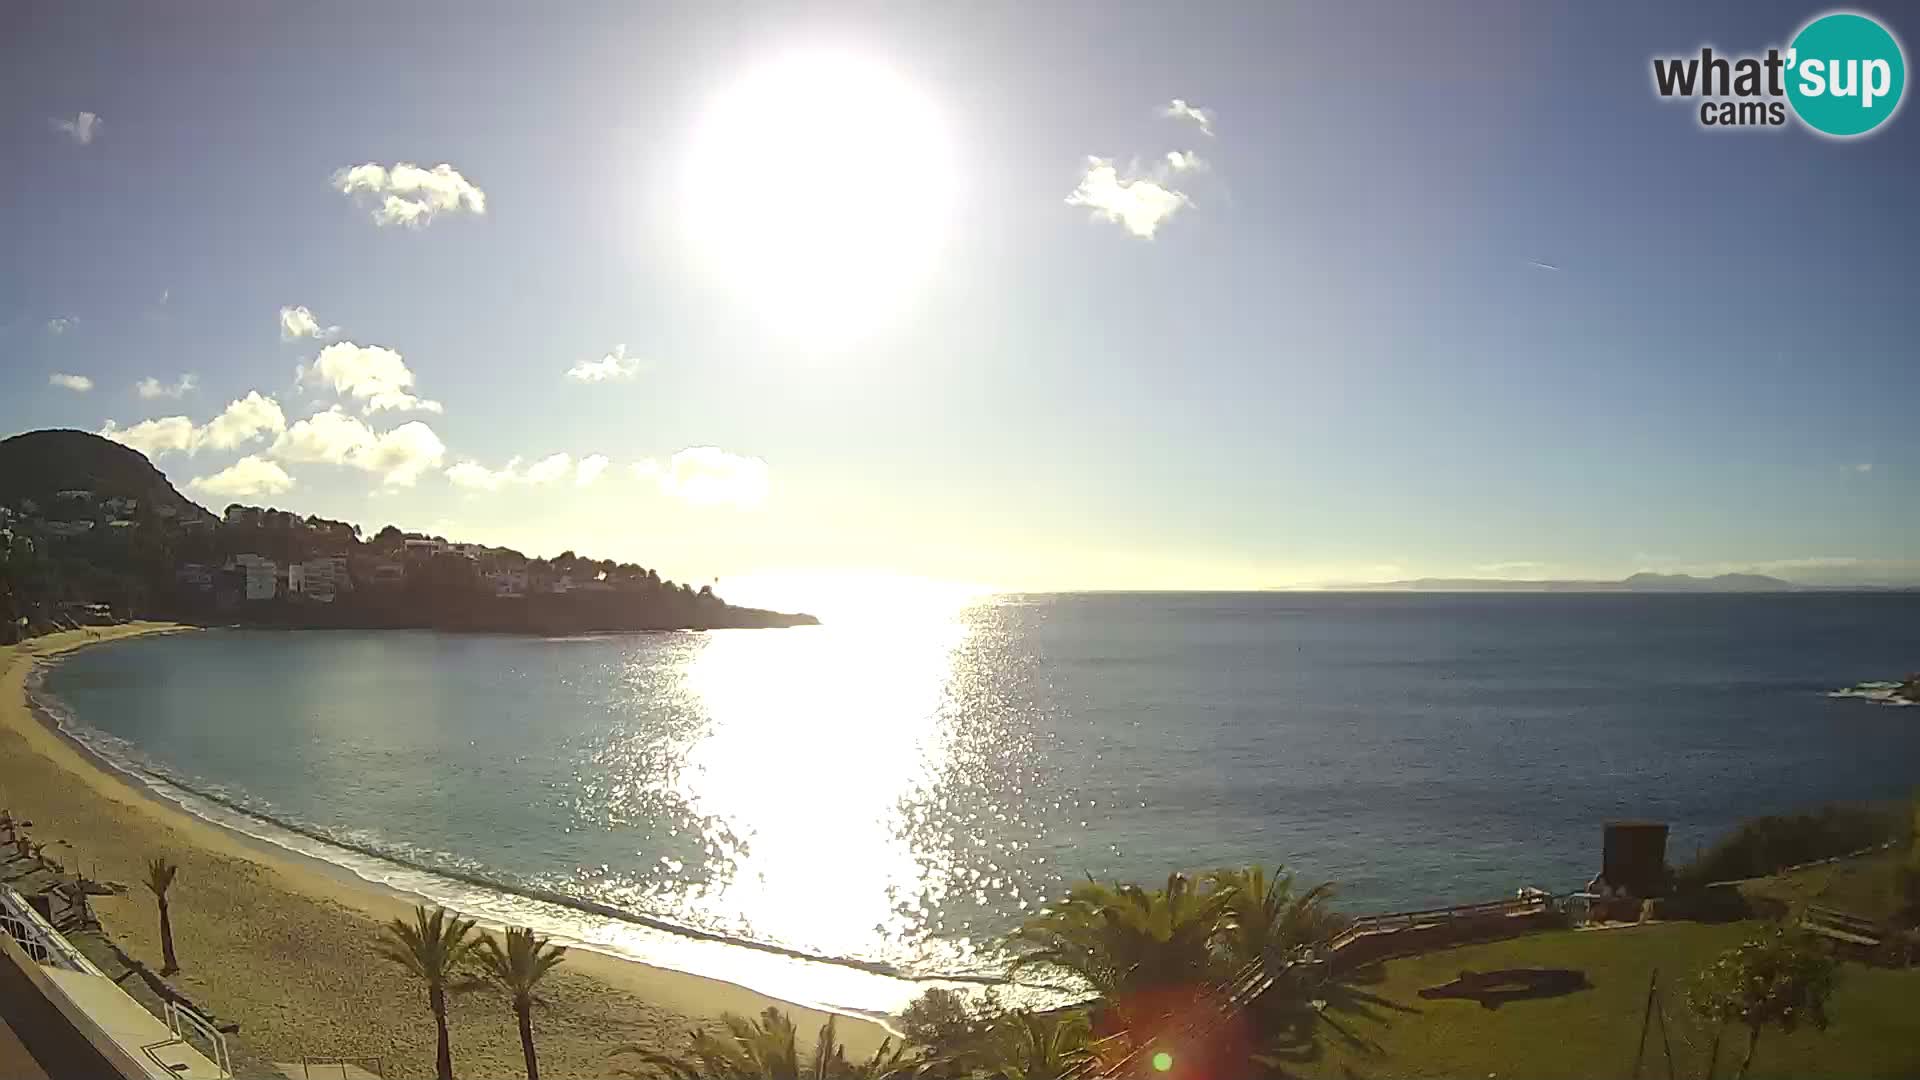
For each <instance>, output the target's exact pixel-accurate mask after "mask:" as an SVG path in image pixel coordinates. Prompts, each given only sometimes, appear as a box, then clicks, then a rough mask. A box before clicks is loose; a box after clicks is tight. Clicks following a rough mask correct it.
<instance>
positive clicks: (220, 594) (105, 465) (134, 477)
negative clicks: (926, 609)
mask: <svg viewBox="0 0 1920 1080" xmlns="http://www.w3.org/2000/svg"><path fill="white" fill-rule="evenodd" d="M224 509H225V513H223V514H219V515H216V514H215V513H213V512H212V511H210V510H208V509H207V508H205V507H202V506H200V505H198V504H197V503H194V502H193V501H192V500H190V499H188V498H186V497H185V496H184V495H182V494H180V492H179V491H178V490H176V489H175V488H174V487H173V485H172V484H171V483H170V482H168V480H167V478H166V476H165V475H164V474H163V473H161V472H160V470H158V469H156V468H154V466H153V464H152V462H150V461H148V460H147V458H146V457H145V456H144V455H142V454H140V453H139V452H137V451H135V450H132V449H130V448H128V447H125V446H122V445H120V444H118V443H115V442H112V441H110V440H108V439H105V438H102V437H100V436H98V435H91V434H88V433H86V432H82V431H35V432H29V433H27V434H25V435H16V436H14V437H13V438H10V439H7V440H5V441H4V442H0V619H4V622H3V623H0V643H4V642H6V641H11V640H13V639H14V638H16V637H18V636H20V635H22V634H33V633H40V632H44V631H47V630H51V629H55V628H59V627H63V626H70V625H74V624H76V623H82V622H100V621H105V620H110V619H130V618H160V619H178V620H182V621H189V622H199V623H243V624H253V625H272V626H288V627H328V628H356V627H357V628H432V629H448V630H479V631H494V632H505V633H540V634H563V633H581V632H591V631H623V630H671V629H713V628H720V627H767V626H793V625H801V624H807V623H812V622H814V621H815V620H814V619H813V618H812V617H811V616H806V615H786V614H782V613H779V612H769V611H760V610H756V609H753V608H742V607H736V606H734V605H731V604H728V603H726V602H725V601H724V600H723V599H721V598H720V597H718V596H716V595H714V593H713V591H712V589H711V588H710V587H703V588H699V589H695V588H693V587H692V586H690V585H686V584H676V583H674V582H672V581H668V580H665V579H663V578H662V577H661V576H660V574H659V573H658V572H657V571H655V570H652V569H648V568H646V567H643V566H640V565H639V564H637V563H623V562H617V561H615V560H611V559H592V558H586V557H582V556H578V555H575V554H574V553H573V552H571V551H568V552H563V553H562V554H560V555H559V556H556V557H554V558H552V559H534V558H528V557H527V556H525V555H523V554H522V553H520V552H517V551H513V550H511V549H507V548H486V547H481V546H479V545H458V546H457V548H458V549H457V550H454V548H455V547H456V545H454V544H450V543H449V542H448V540H447V538H445V537H423V536H421V535H419V534H407V533H402V532H401V530H400V529H398V528H397V527H395V526H392V525H388V526H386V527H384V528H381V529H380V530H378V531H377V532H375V533H374V534H373V535H371V536H367V535H364V533H363V531H362V529H361V528H360V527H359V526H358V525H354V524H351V523H348V522H343V521H329V520H326V519H322V518H318V517H311V516H309V517H304V518H303V517H301V516H299V515H297V514H293V513H289V512H286V511H283V510H278V509H273V508H267V507H247V506H240V505H237V504H236V505H234V506H229V507H226V508H224ZM409 541H412V544H410V543H409ZM248 555H250V556H258V557H260V558H262V559H265V560H271V561H272V562H273V563H274V564H275V568H274V569H273V571H272V572H273V573H274V574H275V576H276V582H275V587H274V594H275V595H274V596H273V597H272V598H257V599H255V598H245V596H244V594H245V589H246V571H245V570H244V568H236V567H235V559H236V556H248ZM334 557H338V558H337V559H335V558H334ZM312 560H323V561H325V560H333V561H331V562H329V563H328V565H327V566H326V570H327V575H328V576H327V581H328V582H329V583H331V584H332V585H334V586H337V587H336V588H330V589H328V590H327V591H326V592H324V593H317V592H313V591H309V590H305V589H302V590H300V591H299V592H298V594H297V595H292V596H289V595H288V593H289V592H291V591H293V590H292V589H291V575H290V574H289V572H288V566H289V564H293V563H302V564H305V563H308V562H309V561H312ZM302 569H303V570H305V569H307V567H305V566H303V567H302ZM489 573H491V574H493V575H494V576H493V577H491V578H490V577H488V576H487V575H488V574H489ZM501 573H508V574H512V575H514V576H515V580H514V582H513V583H512V586H511V587H508V586H506V585H503V584H501V582H500V578H499V575H500V574H501Z"/></svg>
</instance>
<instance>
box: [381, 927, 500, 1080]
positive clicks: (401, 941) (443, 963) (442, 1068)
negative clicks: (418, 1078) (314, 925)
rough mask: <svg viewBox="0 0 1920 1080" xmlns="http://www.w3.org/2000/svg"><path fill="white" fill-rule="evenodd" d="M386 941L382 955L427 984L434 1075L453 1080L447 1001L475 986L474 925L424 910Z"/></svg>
mask: <svg viewBox="0 0 1920 1080" xmlns="http://www.w3.org/2000/svg"><path fill="white" fill-rule="evenodd" d="M387 935H388V936H387V937H386V938H385V939H383V940H382V941H381V942H380V955H381V956H384V957H386V958H387V959H388V960H391V961H393V962H394V963H396V964H399V965H400V966H401V967H403V968H406V969H407V970H408V971H411V972H413V973H414V974H415V975H417V976H419V977H420V980H421V981H422V982H425V983H426V984H427V1006H428V1007H429V1008H431V1009H432V1010H433V1026H434V1030H435V1033H436V1034H437V1035H438V1036H439V1043H438V1046H437V1048H436V1054H435V1057H434V1070H435V1071H434V1075H435V1076H436V1077H437V1078H438V1080H453V1049H452V1047H451V1046H450V1045H448V1042H447V995H448V994H458V993H463V992H465V991H467V990H470V989H472V988H473V987H474V986H475V985H476V984H475V983H474V981H473V980H471V979H463V978H461V969H462V965H463V964H464V963H465V962H466V961H467V960H468V959H469V958H470V957H471V956H472V954H473V950H474V947H475V946H476V945H477V944H479V942H478V940H477V939H476V938H475V937H474V936H473V920H472V919H462V918H461V917H460V916H458V915H454V916H451V917H449V916H448V914H447V912H446V911H445V910H444V909H441V908H434V909H433V910H432V911H428V910H427V908H426V906H425V905H423V904H420V905H415V906H414V909H413V922H412V923H411V924H409V923H407V922H406V921H405V920H404V919H395V920H393V921H392V922H390V923H388V924H387ZM529 1060H531V1058H529Z"/></svg>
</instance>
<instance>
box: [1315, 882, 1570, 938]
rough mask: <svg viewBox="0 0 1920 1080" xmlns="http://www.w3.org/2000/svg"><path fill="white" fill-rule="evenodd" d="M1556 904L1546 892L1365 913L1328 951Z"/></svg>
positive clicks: (1539, 910)
mask: <svg viewBox="0 0 1920 1080" xmlns="http://www.w3.org/2000/svg"><path fill="white" fill-rule="evenodd" d="M1553 904H1554V898H1553V897H1551V896H1545V895H1542V896H1527V897H1520V898H1517V899H1513V900H1491V901H1488V902H1486V903H1483V904H1455V905H1453V906H1452V907H1443V908H1426V909H1423V910H1420V911H1395V912H1390V913H1388V914H1385V915H1362V916H1360V917H1359V918H1356V919H1354V920H1353V922H1352V923H1351V924H1349V925H1348V926H1347V928H1346V929H1345V930H1342V931H1340V932H1339V933H1338V934H1335V935H1334V936H1333V939H1332V940H1331V941H1329V942H1327V951H1329V952H1338V951H1339V950H1340V949H1341V948H1342V947H1343V946H1346V945H1349V944H1352V943H1353V942H1354V941H1357V940H1359V939H1360V938H1363V937H1365V936H1367V935H1368V934H1385V933H1391V932H1393V931H1396V930H1411V929H1413V928H1415V927H1417V926H1432V925H1435V924H1439V923H1449V922H1455V921H1457V920H1460V919H1483V918H1493V917H1504V916H1511V915H1537V914H1540V913H1542V912H1546V911H1550V910H1552V909H1553Z"/></svg>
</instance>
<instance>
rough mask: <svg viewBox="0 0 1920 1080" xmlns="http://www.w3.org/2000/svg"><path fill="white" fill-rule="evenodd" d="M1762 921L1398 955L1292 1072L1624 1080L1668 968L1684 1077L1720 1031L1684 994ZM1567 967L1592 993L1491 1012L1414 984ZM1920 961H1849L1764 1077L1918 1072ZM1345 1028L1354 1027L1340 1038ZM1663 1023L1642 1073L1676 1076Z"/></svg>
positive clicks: (1771, 1044) (1371, 976)
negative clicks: (1819, 1013) (1896, 964)
mask: <svg viewBox="0 0 1920 1080" xmlns="http://www.w3.org/2000/svg"><path fill="white" fill-rule="evenodd" d="M1767 928H1768V927H1767V925H1766V924H1763V923H1756V922H1738V923H1726V924H1721V925H1706V924H1702V923H1685V922H1674V923H1656V924H1650V925H1647V926H1637V927H1629V928H1622V929H1612V930H1589V931H1574V930H1567V931H1556V932H1553V933H1547V934H1537V935H1533V936H1530V937H1523V938H1516V939H1513V940H1510V941H1502V942H1494V943H1490V944H1481V945H1467V946H1462V947H1460V948H1456V949H1449V950H1445V951H1442V952H1436V953H1430V954H1428V955H1425V956H1418V957H1409V958H1406V959H1400V960H1389V961H1387V962H1385V963H1384V964H1381V965H1378V966H1377V967H1376V968H1374V969H1371V970H1370V971H1369V972H1368V973H1367V974H1366V975H1365V976H1363V977H1362V979H1361V981H1360V983H1359V984H1358V985H1357V986H1355V987H1354V990H1355V991H1356V992H1357V993H1356V996H1355V997H1354V998H1353V999H1352V1000H1351V1001H1346V1002H1336V1003H1335V1004H1336V1008H1333V1009H1330V1010H1329V1012H1328V1015H1329V1016H1330V1017H1331V1018H1332V1023H1333V1025H1337V1029H1336V1028H1333V1027H1329V1029H1328V1031H1327V1035H1326V1038H1325V1040H1324V1042H1323V1045H1322V1048H1321V1052H1320V1054H1319V1056H1318V1058H1317V1059H1316V1060H1313V1061H1310V1062H1307V1063H1304V1064H1301V1065H1297V1066H1294V1071H1295V1072H1296V1073H1297V1074H1298V1075H1299V1076H1302V1077H1325V1078H1341V1080H1355V1078H1363V1077H1364V1078H1383V1077H1471V1078H1474V1080H1478V1078H1480V1077H1625V1076H1629V1075H1631V1074H1632V1071H1633V1055H1634V1047H1635V1044H1636V1043H1637V1041H1638V1040H1639V1037H1640V1024H1641V1016H1642V1014H1643V1012H1644V1010H1645V1007H1646V999H1647V981H1648V977H1649V975H1650V974H1651V973H1652V972H1653V970H1654V969H1655V968H1656V967H1657V968H1659V970H1660V980H1661V987H1662V997H1663V999H1664V1002H1665V1015H1666V1018H1667V1021H1668V1023H1669V1025H1670V1031H1671V1034H1672V1042H1673V1054H1674V1063H1675V1069H1674V1073H1675V1075H1676V1076H1680V1077H1698V1076H1700V1075H1701V1073H1702V1070H1703V1068H1704V1066H1705V1063H1706V1056H1707V1046H1708V1043H1709V1042H1710V1040H1711V1032H1710V1031H1707V1030H1706V1029H1705V1028H1704V1027H1703V1026H1702V1025H1700V1024H1699V1023H1698V1022H1697V1021H1695V1020H1694V1019H1693V1017H1692V1015H1691V1013H1690V1012H1689V1011H1688V1009H1687V1006H1686V1000H1685V988H1686V985H1687V983H1688V981H1689V980H1690V979H1691V978H1692V976H1693V974H1694V973H1695V972H1697V971H1699V970H1700V969H1701V968H1703V967H1705V966H1706V964H1707V963H1708V962H1709V961H1710V960H1711V959H1713V958H1714V957H1715V956H1716V955H1718V954H1719V953H1721V952H1722V951H1724V950H1726V949H1729V948H1732V947H1733V946H1735V945H1738V944H1740V943H1741V942H1742V941H1745V940H1747V939H1748V938H1750V937H1754V936H1757V935H1758V934H1760V933H1762V932H1764V931H1765V930H1766V929H1767ZM1507 968H1569V969H1573V970H1576V971H1580V972H1583V973H1585V976H1586V980H1587V982H1588V984H1589V988H1588V989H1584V990H1578V991H1575V992H1573V993H1569V994H1565V995H1563V996H1559V997H1549V998H1537V999H1532V1000H1522V1001H1509V1002H1507V1003H1505V1004H1502V1005H1500V1006H1499V1007H1498V1008H1492V1009H1489V1008H1487V1007H1485V1006H1482V1005H1480V1004H1479V1003H1477V1002H1474V1001H1470V1000H1461V999H1437V1000H1429V999H1424V998H1421V997H1420V996H1419V994H1418V991H1419V989H1420V988H1421V987H1424V986H1434V985H1438V984H1441V983H1445V982H1448V981H1450V980H1452V979H1453V978H1454V977H1455V976H1457V975H1459V974H1460V972H1461V971H1462V970H1472V971H1480V972H1485V971H1496V970H1502V969H1507ZM1917 1003H1920V969H1916V970H1913V971H1888V970H1882V969H1874V968H1868V967H1865V966H1863V965H1860V964H1854V963H1848V964H1846V965H1844V967H1843V969H1842V972H1841V976H1840V983H1839V987H1838V989H1837V990H1836V991H1835V993H1834V996H1833V999H1832V1001H1831V1002H1830V1004H1829V1010H1828V1012H1829V1015H1830V1016H1831V1018H1832V1020H1833V1025H1832V1027H1831V1028H1829V1029H1828V1030H1827V1031H1826V1032H1825V1033H1821V1032H1817V1031H1812V1030H1808V1029H1803V1030H1801V1031H1798V1032H1796V1033H1794V1034H1792V1035H1783V1034H1781V1033H1780V1032H1779V1031H1778V1030H1777V1029H1775V1030H1768V1031H1765V1032H1763V1033H1762V1034H1761V1037H1760V1045H1759V1050H1758V1052H1757V1053H1756V1054H1755V1057H1754V1063H1753V1070H1752V1072H1751V1074H1750V1075H1751V1076H1754V1077H1829V1076H1843V1077H1912V1076H1920V1004H1917ZM1342 1031H1344V1034H1342V1033H1341V1032H1342ZM1744 1047H1745V1037H1744V1035H1736V1034H1734V1033H1731V1032H1730V1033H1729V1035H1728V1038H1727V1042H1726V1043H1725V1044H1723V1046H1722V1048H1721V1052H1720V1053H1721V1066H1720V1075H1721V1076H1731V1075H1732V1074H1733V1070H1734V1068H1735V1067H1736V1066H1737V1064H1738V1060H1739V1054H1740V1052H1741V1051H1742V1050H1743V1049H1744ZM1666 1074H1667V1072H1666V1061H1665V1057H1664V1053H1663V1052H1662V1050H1661V1046H1660V1038H1659V1031H1658V1028H1657V1027H1656V1028H1655V1029H1654V1030H1653V1032H1651V1033H1650V1034H1649V1037H1648V1055H1647V1058H1646V1061H1645V1065H1644V1066H1643V1068H1642V1071H1641V1075H1642V1076H1645V1077H1649V1078H1651V1077H1656V1076H1658V1077H1664V1076H1666Z"/></svg>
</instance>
